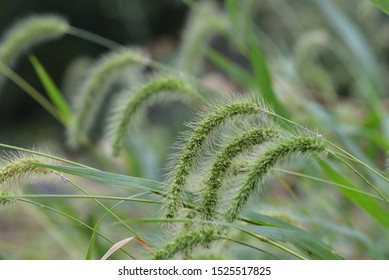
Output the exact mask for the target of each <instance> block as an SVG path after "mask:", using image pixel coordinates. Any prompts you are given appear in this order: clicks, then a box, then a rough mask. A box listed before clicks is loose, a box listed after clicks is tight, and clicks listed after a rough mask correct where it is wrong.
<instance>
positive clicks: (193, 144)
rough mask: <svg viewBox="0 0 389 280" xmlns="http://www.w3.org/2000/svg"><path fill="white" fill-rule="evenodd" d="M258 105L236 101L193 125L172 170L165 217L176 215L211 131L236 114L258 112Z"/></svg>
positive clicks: (253, 113)
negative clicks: (196, 160)
mask: <svg viewBox="0 0 389 280" xmlns="http://www.w3.org/2000/svg"><path fill="white" fill-rule="evenodd" d="M258 106H259V105H258V103H257V102H254V101H247V100H243V101H242V100H240V101H236V102H234V103H231V104H228V105H225V106H223V107H219V108H217V109H215V110H214V111H213V112H211V113H210V114H209V115H207V116H206V117H205V118H204V119H203V120H201V121H200V122H199V123H198V124H197V125H196V126H195V128H194V131H193V133H192V134H191V136H190V137H189V139H188V141H187V143H186V145H185V146H184V148H183V150H182V153H181V156H180V158H179V160H178V163H177V165H176V166H175V168H174V171H173V181H172V183H171V186H170V190H169V193H168V195H167V198H168V204H167V206H166V208H167V211H166V217H167V218H174V217H175V216H176V214H177V210H178V208H179V207H180V203H181V194H182V191H183V190H184V188H185V184H186V180H187V177H188V175H189V172H190V170H191V169H192V167H193V164H194V162H195V159H196V158H197V155H198V154H199V153H200V150H201V148H202V146H203V145H204V143H205V142H206V139H207V137H208V136H209V135H210V134H211V132H212V131H213V130H214V129H215V128H216V127H217V126H219V125H220V124H222V123H223V122H224V121H227V120H228V119H230V118H233V117H235V116H237V115H255V114H258Z"/></svg>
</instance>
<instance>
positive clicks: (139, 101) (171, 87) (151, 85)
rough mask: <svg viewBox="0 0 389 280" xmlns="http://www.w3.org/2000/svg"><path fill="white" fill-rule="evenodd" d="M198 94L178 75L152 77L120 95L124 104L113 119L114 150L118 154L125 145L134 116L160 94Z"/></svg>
mask: <svg viewBox="0 0 389 280" xmlns="http://www.w3.org/2000/svg"><path fill="white" fill-rule="evenodd" d="M161 93H166V94H169V95H171V94H177V93H179V94H192V95H195V94H196V89H195V88H194V87H193V86H192V85H191V84H190V83H188V82H187V81H185V80H183V79H181V78H177V77H160V78H155V79H151V80H150V81H149V82H148V83H146V84H144V85H143V86H141V87H140V88H138V89H136V90H135V91H133V92H130V94H127V92H126V94H124V95H125V96H124V97H119V98H120V102H121V103H122V104H123V106H120V107H119V110H116V113H115V115H116V116H115V117H114V118H113V121H112V126H113V131H112V132H111V133H112V150H113V154H114V155H115V156H117V155H118V154H119V152H120V150H121V148H122V146H123V141H124V139H125V136H126V132H127V127H128V125H129V123H130V122H131V120H132V119H133V118H134V116H135V115H136V114H137V112H138V111H140V109H141V108H142V107H144V105H145V104H147V102H148V101H149V100H150V99H151V98H153V97H155V96H156V95H158V94H161Z"/></svg>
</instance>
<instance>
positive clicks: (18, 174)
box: [0, 153, 54, 205]
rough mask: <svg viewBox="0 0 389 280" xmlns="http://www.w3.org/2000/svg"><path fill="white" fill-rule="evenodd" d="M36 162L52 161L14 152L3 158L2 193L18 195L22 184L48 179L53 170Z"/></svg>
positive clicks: (5, 199) (3, 202)
mask: <svg viewBox="0 0 389 280" xmlns="http://www.w3.org/2000/svg"><path fill="white" fill-rule="evenodd" d="M34 163H46V164H47V163H51V162H50V161H48V160H47V159H45V158H37V157H35V156H32V155H26V154H19V153H18V154H12V155H9V156H7V157H6V159H3V164H2V165H1V166H0V193H1V194H2V195H11V194H12V195H16V194H18V193H19V189H20V187H21V186H23V185H25V184H27V183H33V182H36V181H37V180H39V181H48V180H50V179H51V178H52V177H53V176H52V175H53V174H54V173H53V172H52V171H51V170H49V169H47V168H44V167H41V166H38V165H35V164H34ZM10 201H11V200H10V199H7V198H3V199H1V200H0V202H1V203H2V204H3V205H4V204H5V203H7V202H10Z"/></svg>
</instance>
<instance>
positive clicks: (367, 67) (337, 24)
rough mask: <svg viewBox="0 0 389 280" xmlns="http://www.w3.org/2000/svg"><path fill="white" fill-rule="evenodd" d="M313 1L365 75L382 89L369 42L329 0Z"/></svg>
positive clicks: (376, 86) (378, 89)
mask: <svg viewBox="0 0 389 280" xmlns="http://www.w3.org/2000/svg"><path fill="white" fill-rule="evenodd" d="M313 2H314V3H315V4H316V5H317V6H318V7H319V8H320V10H321V11H322V13H323V14H324V16H325V17H326V18H327V19H328V22H329V23H330V24H331V25H332V27H333V28H334V30H335V32H337V33H338V35H339V37H340V38H341V39H342V40H343V41H344V43H345V44H346V45H347V47H348V48H349V49H350V50H351V52H352V53H353V54H354V57H355V58H356V59H357V60H358V61H359V63H360V66H361V67H362V68H363V69H364V72H365V75H367V76H368V77H369V80H370V81H371V82H372V83H373V84H374V86H375V88H376V90H377V92H379V91H380V90H381V89H382V87H381V85H380V84H379V77H380V70H379V68H378V63H377V60H376V58H375V56H374V52H373V50H372V48H371V46H370V44H369V42H368V41H367V40H366V38H365V37H364V36H363V35H362V33H361V32H360V30H358V28H357V27H356V26H355V25H354V24H353V23H352V21H351V20H350V19H349V18H347V17H346V15H345V14H343V13H342V11H341V10H340V9H338V8H337V7H336V6H335V5H334V4H333V3H332V2H331V1H330V0H327V1H322V0H313ZM385 2H387V1H385Z"/></svg>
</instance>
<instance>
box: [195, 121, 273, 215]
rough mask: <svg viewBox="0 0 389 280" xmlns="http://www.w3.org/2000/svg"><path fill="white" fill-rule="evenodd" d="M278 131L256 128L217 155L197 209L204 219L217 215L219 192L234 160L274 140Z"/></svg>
mask: <svg viewBox="0 0 389 280" xmlns="http://www.w3.org/2000/svg"><path fill="white" fill-rule="evenodd" d="M276 135H277V131H276V130H275V129H273V128H254V129H251V130H249V131H246V132H244V133H243V134H242V135H240V136H238V137H236V138H235V139H232V140H231V141H230V142H229V144H228V145H227V146H226V147H225V148H224V149H223V150H222V151H221V152H220V153H219V154H218V155H217V157H216V160H215V162H214V163H213V166H212V168H211V171H210V175H209V178H208V180H207V181H206V183H205V184H204V188H203V190H202V193H203V194H202V197H201V199H202V200H201V203H200V204H199V207H198V208H197V210H198V212H199V213H201V215H202V218H204V219H206V220H212V219H213V218H214V217H215V215H216V207H217V204H218V202H219V190H220V188H221V187H222V184H223V181H224V179H225V177H226V172H227V170H228V169H229V168H230V166H231V164H232V162H233V159H234V158H235V157H236V156H238V155H239V154H240V153H242V152H243V151H245V150H248V149H250V148H253V147H254V146H256V145H260V144H262V143H264V142H266V141H269V140H271V139H273V138H274V137H275V136H276Z"/></svg>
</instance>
